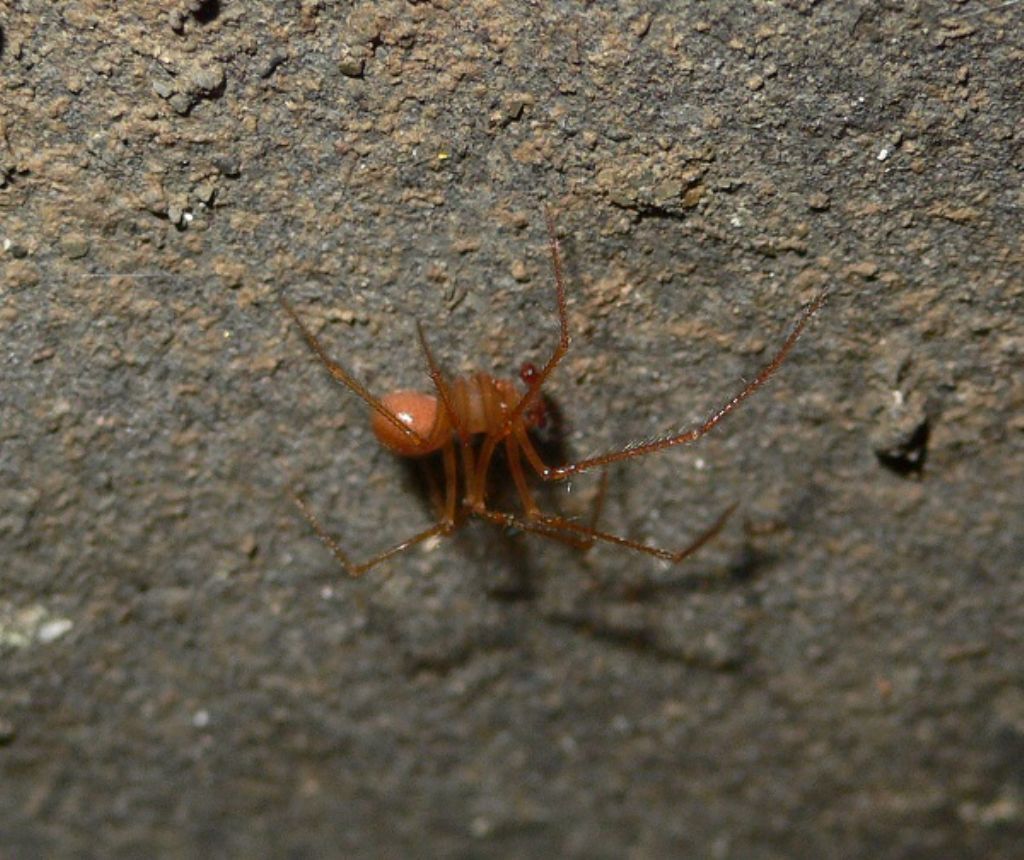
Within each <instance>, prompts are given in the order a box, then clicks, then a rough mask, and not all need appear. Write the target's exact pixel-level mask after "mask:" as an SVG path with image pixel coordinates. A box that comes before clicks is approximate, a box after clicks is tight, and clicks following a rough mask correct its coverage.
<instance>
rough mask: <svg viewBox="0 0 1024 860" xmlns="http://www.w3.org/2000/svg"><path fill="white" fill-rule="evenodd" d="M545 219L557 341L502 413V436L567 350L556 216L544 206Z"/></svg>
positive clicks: (529, 403) (526, 406) (560, 255)
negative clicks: (517, 400) (553, 293)
mask: <svg viewBox="0 0 1024 860" xmlns="http://www.w3.org/2000/svg"><path fill="white" fill-rule="evenodd" d="M544 221H545V223H546V224H547V228H548V244H549V245H550V247H551V266H552V269H553V270H554V273H555V300H556V302H557V304H558V344H557V345H556V346H555V349H554V351H553V352H552V353H551V357H550V358H549V359H548V360H547V363H546V364H545V365H544V366H543V367H542V368H541V369H540V370H539V371H537V373H535V374H534V375H533V378H532V379H531V380H530V383H529V385H527V388H526V393H525V394H523V396H522V397H520V398H519V402H518V403H517V404H516V405H515V407H514V408H513V409H512V411H511V412H509V414H508V415H507V416H505V426H504V429H503V433H502V435H504V434H505V433H508V432H509V430H510V429H511V428H512V426H513V425H514V424H515V423H516V422H517V421H519V419H520V418H522V416H523V413H524V412H525V411H526V410H527V409H529V408H530V406H531V405H532V404H533V403H534V402H535V401H536V399H537V397H539V396H540V391H541V388H543V387H544V383H545V382H546V381H547V378H548V377H549V376H550V375H551V372H552V371H553V370H554V369H555V368H556V367H557V366H558V363H559V362H560V361H561V360H562V359H563V358H564V357H565V354H566V353H567V352H568V351H569V315H568V312H567V311H566V307H565V275H564V274H563V273H562V254H561V245H560V244H559V242H558V231H557V230H556V229H555V219H554V218H553V217H552V215H551V210H550V209H547V208H545V209H544Z"/></svg>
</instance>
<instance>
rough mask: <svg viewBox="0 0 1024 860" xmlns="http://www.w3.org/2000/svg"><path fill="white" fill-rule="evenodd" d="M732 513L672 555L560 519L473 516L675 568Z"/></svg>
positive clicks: (497, 514)
mask: <svg viewBox="0 0 1024 860" xmlns="http://www.w3.org/2000/svg"><path fill="white" fill-rule="evenodd" d="M734 510H736V505H735V504H733V505H730V506H729V507H728V508H726V509H725V511H723V512H722V513H721V514H720V515H719V517H718V519H717V520H715V521H714V522H713V523H712V524H711V526H710V527H709V528H707V529H705V530H704V531H703V532H702V533H701V534H699V535H698V536H697V538H696V539H695V540H693V541H691V542H690V543H689V544H688V545H687V546H685V547H683V548H682V549H680V550H677V551H675V552H673V551H672V550H668V549H663V548H662V547H658V546H652V545H650V544H646V543H641V542H640V541H635V540H631V539H630V538H624V537H620V536H619V535H614V534H611V533H610V532H605V531H601V530H600V529H595V528H592V527H591V526H584V525H580V524H579V523H574V522H572V521H571V520H567V519H564V518H563V517H557V516H551V515H547V514H541V515H538V517H537V518H536V519H532V520H530V519H523V518H521V517H517V516H515V515H513V514H507V513H504V512H503V511H490V510H484V511H474V512H473V513H474V514H475V515H476V516H479V517H481V518H483V519H485V520H489V521H490V522H492V523H497V524H498V525H500V526H504V527H505V528H517V529H520V530H522V531H527V532H532V533H534V534H539V535H543V536H544V537H548V538H553V539H555V540H561V541H564V542H567V543H569V542H570V541H568V540H566V539H567V538H568V537H569V536H570V535H579V536H580V538H579V540H580V541H581V548H584V549H585V548H586V547H588V546H590V544H591V543H593V542H594V541H603V542H605V543H612V544H616V545H617V546H624V547H626V548H628V549H632V550H636V551H637V552H643V553H646V554H647V555H653V556H655V557H656V558H660V559H664V560H665V561H668V562H670V563H672V564H677V563H679V562H680V561H682V560H683V559H684V558H687V557H688V556H691V555H693V554H694V553H695V552H697V550H699V549H700V548H701V547H702V546H704V545H705V544H706V543H707V542H708V541H710V540H711V539H712V538H713V537H715V535H717V534H718V533H719V532H720V531H721V530H722V528H723V527H724V526H725V523H726V521H727V520H728V519H729V517H730V516H731V515H732V512H733V511H734Z"/></svg>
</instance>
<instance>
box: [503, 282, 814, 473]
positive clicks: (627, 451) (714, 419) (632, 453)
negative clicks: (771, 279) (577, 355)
mask: <svg viewBox="0 0 1024 860" xmlns="http://www.w3.org/2000/svg"><path fill="white" fill-rule="evenodd" d="M827 299H828V293H827V292H824V293H821V294H820V295H819V296H818V297H817V298H816V299H815V300H814V301H813V302H811V303H810V304H809V305H807V307H805V308H804V310H803V312H802V313H801V314H800V318H799V319H798V320H797V323H796V325H795V326H794V327H793V330H792V331H791V332H790V333H789V336H788V337H787V338H786V339H785V341H783V343H782V346H781V347H779V349H778V351H777V352H776V353H775V355H774V356H772V359H771V361H769V362H768V363H767V364H766V365H764V367H762V368H761V370H760V371H759V372H758V374H757V376H755V377H754V378H753V379H752V380H751V381H750V382H748V383H747V384H746V385H745V386H744V387H743V388H742V389H740V391H739V392H738V393H737V394H735V395H734V396H733V397H732V399H730V400H729V401H728V402H727V403H725V405H723V406H721V407H719V408H718V409H717V410H715V412H713V413H712V414H711V416H710V417H709V418H708V419H707V420H705V421H704V423H703V424H700V425H699V426H697V427H694V428H692V429H690V430H684V431H683V432H681V433H673V434H670V435H668V436H662V437H659V438H657V439H652V440H650V441H647V442H640V443H636V444H630V445H627V446H626V447H625V448H622V449H620V450H618V451H610V452H608V453H606V454H601V455H599V456H597V457H588V458H587V459H585V460H579V461H577V462H575V463H566V464H564V465H561V466H547V465H545V463H544V461H543V460H542V459H541V457H540V455H539V454H538V453H537V450H536V449H535V448H534V447H533V445H530V444H527V445H524V446H523V452H524V454H525V455H526V458H527V460H528V461H529V462H530V465H531V466H533V468H534V469H535V470H536V471H537V474H538V475H540V477H541V478H543V479H544V480H545V481H561V480H564V479H565V478H568V477H569V476H570V475H575V474H577V473H578V472H585V471H586V470H588V469H593V468H594V467H596V466H607V465H609V464H610V463H617V462H619V461H620V460H628V459H630V458H632V457H642V456H643V455H644V454H651V453H653V452H654V451H660V450H662V449H663V448H671V447H673V446H675V445H686V444H688V443H690V442H695V441H696V440H697V439H700V438H701V437H702V436H704V435H706V434H707V433H709V432H710V431H711V430H712V429H713V428H714V427H716V426H717V425H718V424H719V422H721V420H722V419H723V418H725V416H726V415H728V414H729V413H730V412H732V411H733V410H734V409H736V407H737V406H739V405H740V404H741V403H742V402H743V401H744V400H746V399H747V398H748V397H750V395H751V394H753V393H754V392H755V391H757V390H758V389H759V388H760V387H761V386H762V385H764V384H765V383H766V382H767V381H768V380H769V379H771V378H772V376H774V375H775V372H776V371H777V370H778V369H779V367H780V366H781V365H782V363H783V362H784V361H785V360H786V357H787V356H788V355H789V353H790V352H791V351H792V349H793V347H794V346H795V345H796V342H797V339H798V338H799V337H800V335H801V334H803V331H804V329H805V328H806V327H807V324H808V323H809V322H810V321H811V317H813V316H814V314H816V313H817V312H818V311H819V310H820V309H821V306H822V305H824V304H825V301H826V300H827Z"/></svg>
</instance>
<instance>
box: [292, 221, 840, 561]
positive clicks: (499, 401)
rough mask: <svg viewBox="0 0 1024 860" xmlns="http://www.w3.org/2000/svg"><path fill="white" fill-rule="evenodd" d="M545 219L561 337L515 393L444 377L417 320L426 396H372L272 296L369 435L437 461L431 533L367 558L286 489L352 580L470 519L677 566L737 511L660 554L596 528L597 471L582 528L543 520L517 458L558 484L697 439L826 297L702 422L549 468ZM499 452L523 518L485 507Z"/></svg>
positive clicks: (554, 358)
mask: <svg viewBox="0 0 1024 860" xmlns="http://www.w3.org/2000/svg"><path fill="white" fill-rule="evenodd" d="M545 221H546V223H547V231H548V244H549V247H550V251H551V261H552V269H553V272H554V280H555V299H556V304H557V314H558V330H559V337H558V344H557V345H556V346H555V348H554V350H553V352H552V353H551V356H550V357H549V358H548V360H547V361H546V362H545V363H544V365H543V366H541V367H540V368H539V369H538V368H536V367H535V366H534V365H533V364H530V363H526V364H524V365H523V366H522V369H521V371H520V378H521V380H522V382H523V384H524V385H525V388H526V390H525V391H522V392H521V391H520V390H519V388H518V387H517V385H516V383H515V382H514V381H513V380H511V379H503V378H499V377H494V376H491V375H490V374H487V373H483V372H481V371H477V372H475V373H472V374H469V375H467V376H460V377H455V378H453V379H452V378H447V377H446V376H445V375H444V373H442V371H441V368H440V366H439V365H438V362H437V360H436V359H435V357H434V353H433V351H432V350H431V348H430V346H429V344H428V343H427V338H426V334H425V332H424V328H423V325H422V323H420V322H419V321H417V323H416V333H417V336H418V338H419V342H420V347H421V349H422V350H423V355H424V358H425V359H426V364H427V372H428V374H429V376H430V380H431V382H432V383H433V390H432V391H431V392H429V393H427V392H421V391H410V390H404V389H403V390H398V391H392V392H390V393H388V394H384V395H383V396H380V397H377V396H375V395H374V394H372V393H371V392H370V391H369V389H367V388H366V386H364V385H363V384H362V383H361V382H359V381H358V380H356V379H355V378H354V377H353V376H352V375H351V374H350V373H349V372H348V371H347V370H345V369H344V368H343V367H342V366H341V365H340V364H338V363H337V362H335V361H334V360H333V359H331V358H330V357H329V356H328V355H327V352H326V350H325V349H324V347H323V345H322V344H321V343H320V341H319V340H318V339H317V337H316V335H314V334H313V333H312V331H310V329H309V328H308V327H307V326H306V324H305V323H304V322H303V321H302V320H301V319H300V318H299V315H298V314H297V313H296V311H295V310H294V308H293V307H292V306H291V305H290V304H289V303H288V301H287V300H286V299H285V298H284V297H283V296H282V297H280V302H281V305H282V307H283V308H284V310H285V311H286V313H287V314H288V316H290V317H291V318H292V320H293V321H294V322H295V324H296V325H297V326H298V328H299V331H300V332H301V333H302V336H303V338H304V340H305V341H306V344H307V345H308V346H309V348H310V350H311V351H312V352H313V354H314V355H315V356H316V358H317V359H318V360H319V362H320V363H321V364H322V365H323V366H324V367H325V368H326V370H327V372H328V373H329V374H330V375H331V376H332V377H333V378H334V379H335V380H336V381H337V382H339V383H341V384H342V385H344V386H345V387H346V388H348V389H349V390H350V391H352V392H353V393H354V394H355V395H356V396H358V397H360V398H361V399H362V400H363V401H364V402H365V403H366V404H367V406H369V408H370V413H371V414H370V420H371V426H372V429H373V433H374V435H375V436H376V437H377V441H378V442H379V443H380V444H381V445H383V446H384V447H385V448H387V449H388V450H389V451H391V452H392V453H394V454H396V455H398V456H400V457H411V458H425V457H427V456H428V455H436V454H438V453H439V454H440V460H441V467H442V473H443V477H444V489H443V492H442V490H441V489H440V488H439V487H438V485H437V481H436V479H431V480H430V481H429V487H430V490H431V496H432V498H433V503H434V507H435V509H436V511H437V521H436V522H435V523H434V524H433V525H432V526H430V527H429V528H425V529H423V530H422V531H420V532H417V533H416V534H414V535H412V536H411V537H407V538H406V539H405V540H402V541H400V542H399V543H397V544H395V545H393V546H391V547H389V548H388V549H385V550H383V551H382V552H378V553H377V554H376V555H374V556H372V557H370V558H368V559H366V560H365V561H360V562H357V561H354V560H353V559H352V557H351V556H350V555H349V554H348V552H346V551H345V550H344V549H343V548H342V547H341V545H340V544H339V543H338V541H337V540H335V539H334V538H333V537H332V536H331V535H330V534H329V533H328V532H327V530H326V529H325V528H324V527H323V526H322V525H321V523H320V521H319V519H318V518H317V517H316V515H315V514H314V513H313V511H312V510H311V509H310V507H309V506H308V505H307V504H306V502H305V501H303V499H302V498H300V497H299V496H298V495H297V494H296V493H294V492H291V496H292V498H293V500H294V501H295V504H296V505H297V506H298V508H299V510H300V511H301V512H302V514H303V516H304V517H305V518H306V520H307V521H308V522H309V524H310V526H311V527H312V528H313V531H314V532H316V534H317V536H318V537H319V538H320V540H322V541H323V543H324V544H325V545H326V546H327V548H328V549H330V551H331V552H332V553H333V554H334V556H335V557H336V558H337V560H338V561H339V562H340V563H341V566H342V567H343V568H344V569H345V571H346V572H347V573H348V574H349V575H350V576H353V577H356V576H360V575H361V574H363V573H365V572H366V571H367V570H369V569H370V568H372V567H374V566H376V565H378V564H380V563H381V562H383V561H385V560H386V559H389V558H391V557H392V556H395V555H397V554H399V553H401V552H404V551H405V550H407V549H409V548H410V547H413V546H415V545H417V544H420V543H423V541H425V540H427V539H429V538H431V537H434V536H437V535H440V536H446V535H450V534H451V533H452V532H453V531H455V529H457V528H458V527H459V526H460V525H462V523H463V522H465V521H466V519H467V518H469V517H477V518H479V519H482V520H486V521H489V522H491V523H495V524H496V525H498V526H502V527H505V528H508V529H519V530H521V531H524V532H532V533H534V534H539V535H542V536H544V537H547V538H552V539H555V540H559V541H562V542H564V543H568V544H570V545H573V546H578V547H580V548H587V547H589V546H590V545H591V544H593V543H594V542H595V541H603V542H606V543H611V544H617V545H619V546H622V547H626V548H628V549H631V550H635V551H637V552H642V553H647V554H648V555H652V556H655V557H657V558H660V559H664V560H665V561H668V562H672V563H678V562H680V561H682V560H683V559H684V558H687V557H688V556H690V555H692V554H693V553H695V552H696V551H697V550H699V549H700V548H701V547H702V546H704V545H705V544H706V543H707V542H708V541H710V540H711V539H712V538H713V537H715V535H717V534H718V533H719V532H720V531H721V530H722V528H723V526H724V525H725V523H726V520H727V519H728V518H729V516H730V515H731V514H732V512H733V511H734V510H735V508H736V505H735V504H733V505H730V506H729V507H728V508H727V509H726V510H725V511H724V512H722V513H721V514H720V515H719V516H718V518H717V519H716V520H715V521H714V522H713V523H712V524H711V526H710V527H708V528H707V529H706V530H705V531H703V532H702V533H701V534H699V535H698V536H697V537H696V538H695V539H694V540H692V541H691V542H690V543H689V544H688V545H686V546H685V547H683V548H682V549H680V550H675V551H673V550H668V549H663V548H661V547H658V546H652V545H650V544H646V543H642V542H640V541H636V540H633V539H631V538H627V537H621V536H619V535H616V534H612V533H610V532H606V531H602V530H600V529H598V528H597V519H598V517H599V515H600V509H601V506H602V503H603V499H604V490H605V486H606V480H605V474H602V478H601V484H600V488H599V490H598V493H597V496H596V499H595V502H594V506H593V510H592V512H591V516H590V521H589V523H588V524H586V525H584V524H582V523H579V522H576V521H574V520H570V519H567V518H565V517H562V516H559V515H557V514H550V513H545V512H544V511H542V510H541V509H540V507H539V506H538V505H537V503H536V501H535V500H534V496H533V493H532V492H531V489H530V486H529V483H528V481H527V473H526V469H525V467H524V461H525V464H527V465H528V466H529V467H530V469H532V470H533V471H534V472H535V473H536V475H537V476H538V477H539V478H541V479H542V480H544V481H562V480H565V479H566V478H570V477H572V476H573V475H577V474H579V473H581V472H586V471H588V470H590V469H596V468H600V469H602V472H604V467H606V466H608V465H610V464H612V463H617V462H619V461H621V460H629V459H632V458H634V457H643V456H645V455H647V454H652V453H654V452H655V451H660V450H662V449H664V448H671V447H673V446H675V445H685V444H687V443H690V442H694V441H696V440H697V439H700V438H701V437H702V436H704V435H705V434H707V433H708V432H710V431H711V430H712V429H713V428H714V427H716V426H717V425H718V424H719V422H721V420H722V419H723V418H725V416H726V415H728V414H729V413H730V412H732V411H733V410H734V409H736V407H738V406H739V405H740V404H741V403H742V402H743V401H744V400H746V399H747V398H748V397H750V395H752V394H753V393H754V392H755V391H757V390H758V389H759V388H761V386H763V385H764V384H765V383H766V382H767V381H768V380H769V379H770V378H771V377H772V376H773V375H774V374H775V372H776V371H777V370H778V369H779V367H780V365H781V364H782V363H783V361H785V359H786V357H787V356H788V355H789V353H790V351H791V350H792V349H793V346H794V345H795V344H796V341H797V339H798V338H799V337H800V335H801V334H802V333H803V331H804V329H805V328H806V326H807V324H808V323H809V322H810V320H811V317H812V316H814V314H815V313H816V312H817V311H818V310H819V309H820V308H821V306H822V305H823V304H824V303H825V301H826V299H827V298H828V294H827V292H822V293H821V294H820V295H818V297H817V298H815V299H814V300H813V301H812V302H811V303H810V304H809V305H807V306H806V307H805V308H804V309H803V311H802V313H801V314H800V317H799V318H798V320H797V322H796V325H795V326H794V327H793V328H792V330H791V331H790V333H789V335H788V336H787V337H786V339H785V340H784V341H783V342H782V345H781V347H779V349H778V351H777V352H776V353H775V355H774V356H773V357H772V359H771V360H770V361H769V362H768V363H767V364H766V365H764V367H762V368H761V370H760V371H759V372H758V374H757V375H756V376H755V377H754V378H753V379H752V380H751V381H750V382H748V383H747V384H746V385H745V386H744V387H743V388H742V389H740V391H739V392H738V393H737V394H735V395H734V396H733V397H732V398H731V399H729V400H728V401H727V402H726V403H725V404H724V405H723V406H721V407H719V408H718V409H717V410H716V411H715V412H713V413H712V414H711V415H710V417H708V418H707V419H706V420H705V421H704V422H703V423H702V424H700V425H698V426H696V427H693V428H691V429H689V430H684V431H682V432H676V433H671V434H669V435H665V436H660V437H656V438H653V439H650V440H648V441H644V442H634V443H630V444H629V445H626V446H625V447H624V448H621V449H619V450H615V451H610V452H608V453H605V454H601V455H599V456H596V457H589V458H587V459H584V460H578V461H576V462H574V463H565V464H562V465H558V466H549V465H547V464H546V463H545V462H544V460H543V459H542V457H541V455H540V453H539V452H538V450H537V448H536V446H535V444H534V441H533V440H532V439H531V430H534V429H536V428H539V427H541V426H543V425H544V423H545V422H546V421H547V420H548V417H549V416H548V411H547V406H546V404H545V400H544V397H543V394H542V392H541V388H542V386H543V385H544V383H545V382H546V381H547V379H548V377H549V376H551V373H552V372H553V371H554V370H555V368H556V367H557V366H558V364H559V362H560V361H561V360H562V359H563V358H564V357H565V354H566V352H567V351H568V349H569V326H568V317H567V313H566V302H565V277H564V274H563V268H562V255H561V248H560V245H559V241H558V235H557V232H556V228H555V223H554V220H553V218H552V215H551V213H550V212H549V211H545ZM499 448H502V449H504V453H505V460H506V465H507V469H508V473H509V474H510V475H511V478H512V482H513V484H514V486H515V489H516V492H517V494H518V496H519V501H520V504H521V506H522V513H521V514H514V513H508V512H505V511H499V510H495V509H493V508H491V507H490V506H489V505H488V498H487V495H488V487H487V479H488V475H489V473H490V471H491V466H492V465H493V463H494V456H495V454H496V452H497V451H498V449H499ZM460 488H461V493H460Z"/></svg>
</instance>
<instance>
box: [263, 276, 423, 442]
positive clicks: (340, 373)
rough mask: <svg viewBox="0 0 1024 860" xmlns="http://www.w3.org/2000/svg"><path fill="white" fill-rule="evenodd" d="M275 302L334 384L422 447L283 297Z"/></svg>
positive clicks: (411, 430) (410, 429) (419, 439)
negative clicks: (296, 327) (352, 394)
mask: <svg viewBox="0 0 1024 860" xmlns="http://www.w3.org/2000/svg"><path fill="white" fill-rule="evenodd" d="M277 300H278V301H279V302H280V303H281V307H282V308H284V310H285V313H287V314H288V316H290V317H291V318H292V320H293V321H294V322H295V324H296V325H297V326H298V327H299V331H300V332H301V333H302V337H303V340H305V341H306V345H307V346H308V347H309V349H310V351H311V352H312V353H313V355H315V356H316V357H317V359H319V361H320V363H321V364H322V365H323V366H324V367H325V368H326V369H327V372H328V373H329V374H330V375H331V376H332V377H333V378H334V380H335V381H336V382H340V383H341V384H342V385H344V386H345V387H346V388H348V389H349V390H350V391H352V392H354V393H355V394H356V395H357V396H358V397H361V398H362V399H363V400H364V401H365V402H366V404H367V405H368V406H369V407H370V408H371V409H373V410H374V411H375V412H377V413H378V414H380V415H383V416H384V418H386V419H387V420H388V421H389V422H390V423H391V424H393V425H394V426H395V427H397V428H398V429H399V430H400V431H401V432H402V433H404V434H405V435H406V436H408V437H409V439H411V440H412V441H413V442H415V443H416V444H417V445H422V444H423V443H424V441H425V440H423V439H422V438H420V435H419V434H418V433H416V431H414V430H413V429H412V428H411V427H409V426H408V425H407V424H405V423H403V422H402V421H400V420H399V419H398V416H397V415H395V413H394V412H392V411H391V410H390V409H388V408H387V406H385V405H384V404H383V403H381V401H380V400H378V399H377V398H376V397H374V396H373V394H371V393H370V390H369V389H368V388H367V387H366V386H365V385H363V384H362V383H361V382H359V381H358V380H357V379H356V378H355V377H354V376H352V374H351V373H349V372H348V371H347V370H345V368H343V367H342V366H341V365H340V364H338V362H336V361H334V359H332V358H331V357H330V356H329V355H327V351H326V350H325V349H324V347H323V344H321V343H320V341H319V339H318V338H317V336H316V335H315V334H313V332H312V331H310V329H309V327H308V326H307V325H306V324H305V323H304V322H303V321H302V319H301V318H300V317H299V315H298V314H297V313H296V312H295V309H294V308H293V307H292V306H291V305H290V304H289V303H288V300H287V299H285V298H284V296H278V297H277Z"/></svg>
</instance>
